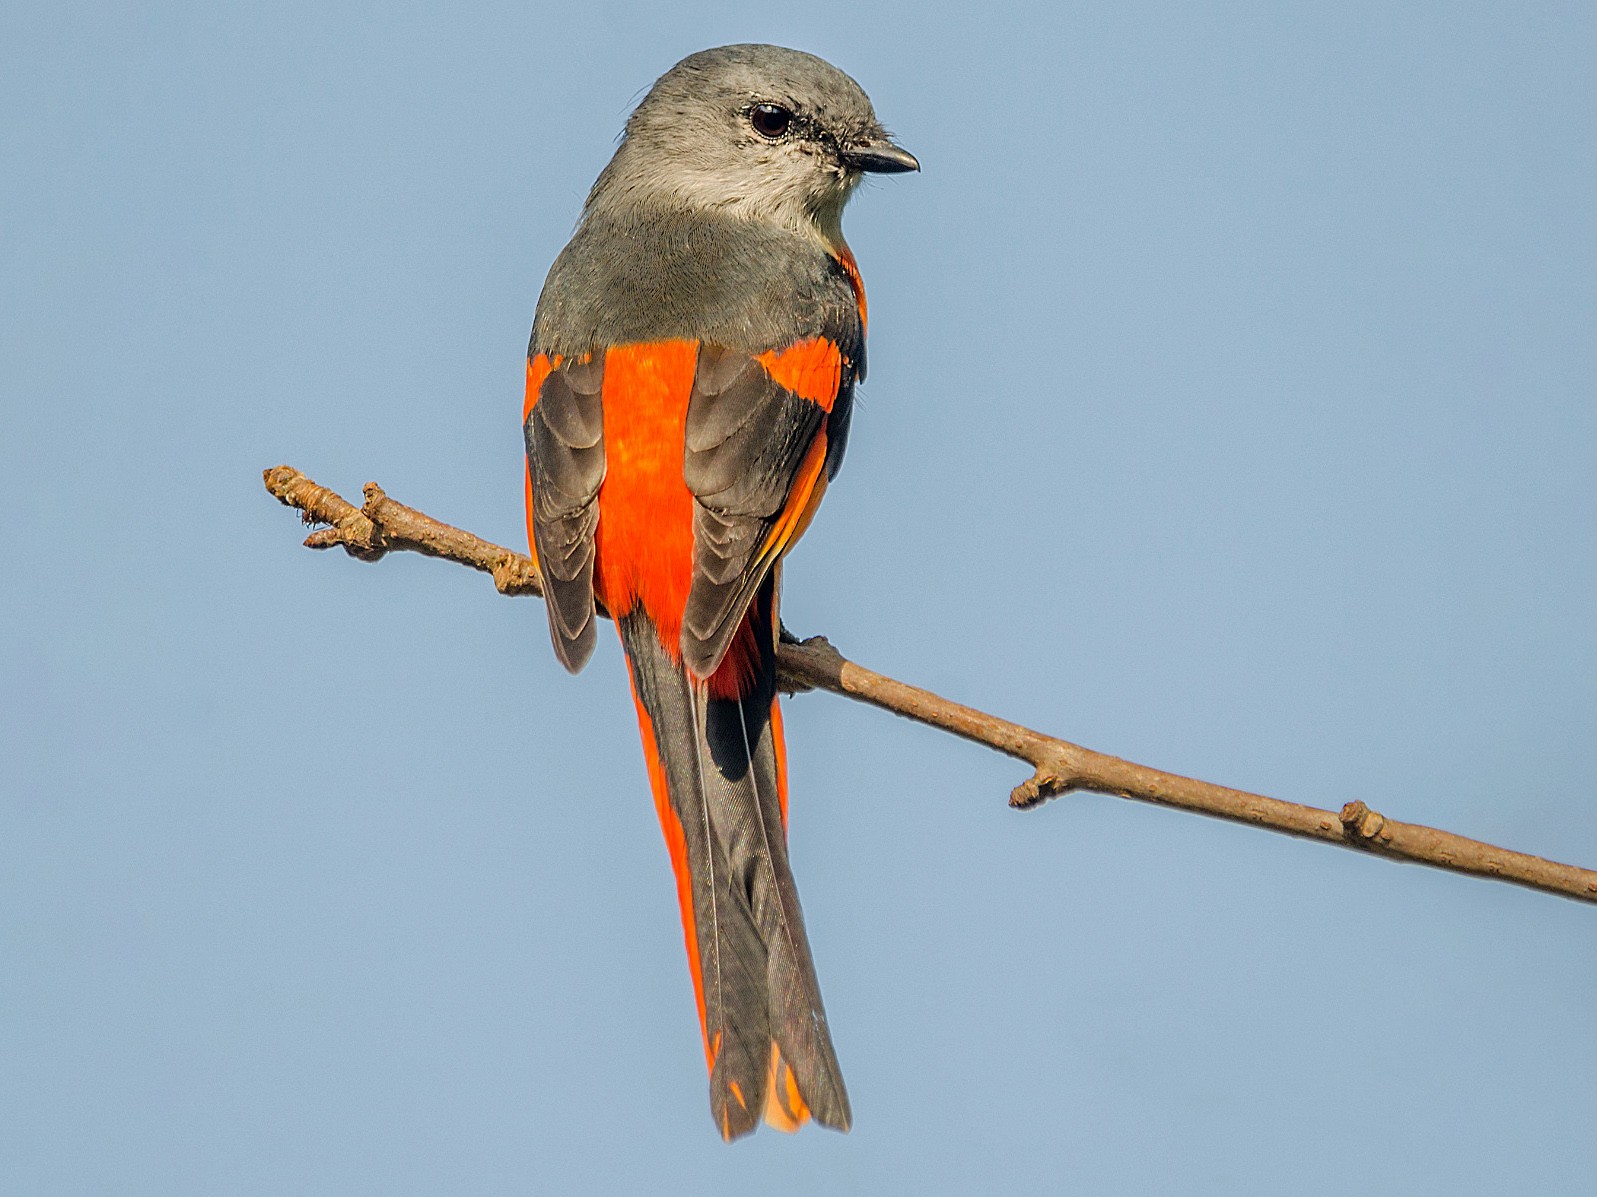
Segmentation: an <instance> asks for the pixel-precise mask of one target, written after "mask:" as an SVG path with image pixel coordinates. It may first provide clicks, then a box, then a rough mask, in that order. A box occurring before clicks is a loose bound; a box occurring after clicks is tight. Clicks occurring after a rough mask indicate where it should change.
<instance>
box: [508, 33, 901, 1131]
mask: <svg viewBox="0 0 1597 1197" xmlns="http://www.w3.org/2000/svg"><path fill="white" fill-rule="evenodd" d="M919 168H920V164H919V163H918V162H917V161H916V160H915V158H914V156H913V155H911V154H910V153H908V152H907V151H906V150H903V149H901V148H900V147H899V146H897V145H895V144H894V143H893V141H892V140H891V139H890V138H889V137H888V135H887V134H886V132H885V131H884V130H883V129H882V126H881V125H880V124H879V123H878V122H877V119H876V114H875V112H874V111H873V110H872V108H871V103H870V100H869V99H868V98H867V97H866V95H865V93H864V92H863V91H862V90H860V87H859V85H858V84H857V83H855V82H854V80H852V79H850V78H849V77H848V76H847V75H845V74H844V73H843V72H842V71H839V70H838V69H837V68H835V67H833V66H831V65H830V64H828V63H826V62H823V61H822V60H821V59H819V58H816V57H814V56H813V55H810V54H804V53H800V52H799V51H797V50H786V49H782V48H781V47H778V46H763V45H741V46H722V47H720V48H719V49H714V50H705V51H702V52H701V53H698V54H694V55H691V56H690V57H688V58H685V59H683V60H682V61H681V62H679V63H677V65H676V66H674V67H672V68H671V69H670V70H669V71H667V72H666V73H665V74H664V75H662V76H661V77H660V79H659V80H658V81H657V82H656V83H655V85H654V87H653V88H652V89H651V90H650V91H649V94H648V95H647V96H645V97H644V99H643V101H642V102H641V103H640V104H639V105H638V106H637V108H636V109H635V110H634V111H633V113H632V115H631V117H629V118H628V120H627V124H626V131H625V133H624V134H623V136H622V139H621V142H620V144H619V145H618V147H617V149H616V152H615V156H614V157H613V158H611V160H610V163H609V165H607V166H606V167H605V168H604V170H603V172H602V173H601V174H600V175H599V178H598V181H597V182H595V183H594V185H593V190H592V191H591V192H589V194H588V199H587V203H586V204H585V205H584V207H583V210H582V219H581V222H580V224H579V226H578V228H577V231H576V233H575V234H574V235H573V237H572V238H571V241H570V243H569V244H568V245H567V246H566V247H565V249H564V250H563V251H562V252H561V254H560V256H559V257H558V258H557V259H556V260H555V263H554V266H553V267H552V268H551V269H550V271H549V276H548V279H547V281H546V282H545V283H544V288H543V294H542V295H541V296H540V297H539V300H538V309H537V315H536V317H535V319H534V322H533V327H532V340H531V343H530V345H529V346H528V350H527V392H526V404H525V407H524V409H523V412H522V415H523V420H524V431H525V434H526V444H527V526H528V539H529V541H530V543H531V545H532V551H533V556H534V558H535V559H536V560H537V562H538V567H539V569H540V571H541V572H542V575H543V580H544V589H545V599H546V601H547V607H548V612H549V630H550V633H551V635H552V637H553V639H554V647H555V653H556V655H557V656H558V657H559V658H560V660H561V661H562V662H563V663H564V664H565V666H566V668H567V669H569V670H571V671H573V672H575V671H576V670H579V669H581V668H582V666H583V665H584V664H585V663H586V662H587V660H588V658H589V656H590V655H591V654H592V652H593V647H594V641H595V638H596V627H595V601H596V600H597V602H598V603H600V604H602V605H603V607H604V610H606V611H607V612H609V614H610V615H612V616H613V617H614V618H615V621H616V626H617V628H618V629H619V631H620V633H621V644H622V647H623V648H624V649H625V652H626V658H627V664H628V667H629V670H630V673H631V680H632V693H633V698H634V701H635V703H636V706H637V712H638V722H639V724H640V725H641V729H642V733H643V750H644V756H645V758H646V760H647V764H648V771H649V781H650V784H651V785H652V787H653V790H654V800H655V806H656V809H657V810H658V813H659V816H660V822H661V825H662V826H663V828H664V831H665V839H666V844H667V846H668V847H669V849H670V854H671V863H672V866H673V868H674V869H675V872H676V879H677V897H678V900H679V902H680V903H681V907H682V925H683V930H684V933H685V937H686V939H687V949H688V963H689V966H690V969H691V971H692V974H693V986H694V991H695V994H696V996H697V998H698V1004H699V1019H700V1024H701V1029H702V1030H703V1033H704V1046H705V1054H706V1057H707V1059H708V1063H709V1069H710V1108H711V1112H712V1114H713V1115H714V1118H715V1122H716V1126H717V1127H718V1128H719V1130H720V1132H721V1134H722V1136H723V1137H724V1138H726V1139H728V1140H730V1139H733V1138H736V1137H737V1136H738V1135H742V1134H746V1133H747V1132H749V1131H751V1130H753V1129H754V1128H755V1126H756V1125H757V1124H758V1122H759V1120H760V1119H761V1118H763V1119H764V1120H765V1121H766V1122H768V1123H770V1124H771V1125H773V1126H776V1127H779V1128H781V1129H783V1130H796V1129H797V1128H798V1127H799V1126H800V1125H802V1124H803V1123H804V1122H805V1121H806V1120H808V1119H809V1118H812V1117H813V1118H814V1119H815V1120H816V1121H817V1122H819V1123H821V1124H822V1125H825V1126H830V1127H835V1128H837V1129H838V1130H847V1129H848V1127H849V1122H850V1114H849V1105H848V1096H847V1094H846V1093H845V1092H844V1089H843V1077H842V1073H841V1072H840V1070H839V1068H838V1064H837V1056H836V1054H835V1053H834V1051H833V1049H832V1041H831V1035H830V1033H829V1031H828V1030H827V1025H826V1013H825V1011H824V1009H823V1008H822V1005H821V991H820V986H819V983H818V982H817V980H816V977H815V968H814V965H813V963H812V962H811V959H810V949H809V944H808V941H807V940H806V938H805V935H804V919H803V915H802V914H801V913H800V911H799V902H798V893H797V891H796V890H795V888H794V885H793V875H792V873H791V871H790V870H789V867H788V857H787V770H786V760H785V750H784V747H783V741H782V716H781V711H780V709H779V708H778V705H777V692H776V655H775V654H776V644H777V636H778V633H779V628H780V626H781V625H780V621H779V618H778V615H777V592H778V581H779V575H780V570H781V560H782V556H783V554H785V553H786V552H787V551H788V549H790V548H792V546H793V545H794V543H795V542H796V541H797V540H798V538H799V537H800V536H801V535H802V534H803V532H804V530H805V528H806V527H807V526H808V524H809V522H810V518H811V517H812V516H813V515H814V513H815V509H816V506H817V504H818V503H819V502H820V500H821V496H822V495H823V494H824V493H825V491H826V486H827V482H828V481H829V480H830V479H831V478H832V477H833V476H835V475H836V473H837V470H838V466H839V465H840V464H841V462H842V459H843V446H844V444H845V442H846V441H847V439H848V427H849V417H850V413H851V411H852V408H853V401H854V385H855V383H856V382H858V381H859V380H860V379H862V378H863V377H864V376H865V291H864V288H863V287H862V285H861V283H860V276H859V270H858V268H857V267H856V266H855V263H854V256H853V254H851V253H850V252H849V248H848V244H847V243H846V242H845V241H844V240H843V229H842V215H843V205H844V204H845V203H847V201H848V198H849V196H850V195H851V194H853V191H854V188H855V187H856V186H857V185H858V183H859V181H860V178H861V177H862V175H864V174H865V173H867V172H880V173H895V172H900V171H911V170H918V169H919Z"/></svg>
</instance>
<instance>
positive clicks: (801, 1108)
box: [618, 592, 850, 1139]
mask: <svg viewBox="0 0 1597 1197" xmlns="http://www.w3.org/2000/svg"><path fill="white" fill-rule="evenodd" d="M770 600H771V596H770V595H769V593H768V592H765V593H762V594H761V595H760V596H759V597H758V598H757V599H756V602H755V604H754V615H755V616H756V617H758V616H759V615H760V614H762V613H763V614H765V615H769V613H770V610H771V601H770ZM618 627H619V628H620V632H621V642H622V645H623V646H624V647H625V649H626V654H627V661H628V664H629V666H630V669H631V674H632V689H633V696H634V698H635V700H636V702H637V707H638V718H639V723H640V725H641V728H642V732H643V742H644V754H645V756H646V757H647V758H648V761H649V774H650V781H651V783H652V785H653V788H654V795H655V804H656V806H657V808H658V810H659V813H660V820H661V824H662V826H663V828H664V830H665V834H666V841H667V844H668V845H669V846H670V848H671V856H672V866H673V868H674V869H675V870H676V875H677V892H678V898H679V900H680V902H681V906H682V923H683V932H684V936H685V938H686V940H687V947H688V959H689V964H690V966H691V968H692V971H693V976H694V987H695V990H696V993H697V996H698V1000H699V1017H700V1023H701V1027H702V1030H703V1032H704V1043H705V1053H706V1056H707V1058H708V1062H709V1068H710V1105H711V1112H712V1114H713V1115H714V1117H715V1121H716V1125H717V1126H718V1127H719V1128H720V1130H721V1133H722V1135H723V1137H725V1138H727V1139H733V1138H736V1137H737V1136H738V1135H742V1134H746V1133H748V1132H749V1131H751V1130H753V1129H754V1128H755V1126H756V1125H757V1124H758V1122H759V1121H760V1119H761V1118H764V1120H765V1121H766V1122H768V1123H770V1124H771V1125H773V1126H776V1127H779V1128H780V1129H783V1130H796V1129H797V1128H798V1127H799V1126H800V1125H802V1124H803V1123H804V1122H805V1121H806V1120H807V1119H809V1118H810V1117H814V1118H815V1120H816V1121H817V1122H819V1123H821V1124H822V1125H824V1126H830V1127H835V1128H836V1129H839V1130H847V1129H848V1127H849V1123H850V1113H849V1106H848V1096H847V1093H846V1092H845V1090H844V1088H843V1078H842V1073H841V1070H840V1069H839V1068H838V1064H837V1056H836V1054H835V1052H834V1051H833V1048H832V1041H831V1035H830V1033H829V1031H828V1030H827V1025H826V1013H825V1010H824V1007H823V1006H822V1004H821V993H820V986H819V983H818V982H817V980H816V977H815V966H814V963H813V961H812V960H811V957H810V950H809V942H808V940H807V939H806V938H805V935H804V918H803V914H802V912H801V911H800V909H799V902H798V891H797V889H796V888H795V887H794V884H793V875H792V871H791V870H790V868H789V867H788V860H787V836H786V827H785V823H786V819H785V814H784V810H783V806H784V802H783V794H784V787H785V780H784V779H783V778H782V766H783V761H782V755H783V754H782V745H781V723H780V718H779V716H778V715H777V714H776V710H775V704H776V662H775V649H774V644H773V643H772V639H771V637H770V636H769V635H768V634H767V635H764V636H760V637H759V640H760V641H761V642H762V644H763V645H764V646H765V647H764V648H763V649H762V659H761V660H760V662H759V668H758V670H757V671H756V676H755V678H754V681H753V684H752V686H750V687H749V688H748V691H747V693H745V694H744V696H743V697H742V698H740V699H729V698H716V697H713V696H712V695H711V694H710V690H709V687H708V685H707V684H706V683H704V682H702V681H697V680H695V679H693V678H692V677H690V676H689V675H688V674H687V672H686V671H685V670H684V668H683V666H682V665H681V664H680V663H679V662H678V661H675V660H673V659H672V656H671V654H670V653H668V652H667V651H666V649H665V647H664V646H663V645H662V644H661V643H660V639H659V634H658V632H657V631H656V629H655V627H654V624H653V623H652V621H651V620H649V618H648V617H647V616H646V615H644V614H642V613H641V612H634V613H633V614H631V615H628V616H624V617H623V618H622V619H620V620H619V621H618Z"/></svg>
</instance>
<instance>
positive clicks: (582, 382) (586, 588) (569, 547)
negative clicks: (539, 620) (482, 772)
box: [523, 361, 605, 673]
mask: <svg viewBox="0 0 1597 1197" xmlns="http://www.w3.org/2000/svg"><path fill="white" fill-rule="evenodd" d="M603 381H604V368H603V366H602V365H601V364H600V363H599V362H596V361H588V362H572V363H570V364H566V363H562V364H561V366H560V367H559V368H558V369H555V370H552V371H550V373H549V376H548V378H546V379H545V380H544V383H543V388H542V389H541V390H540V391H539V394H538V402H537V403H536V404H534V405H533V409H532V413H531V414H530V415H529V416H528V417H527V423H526V427H525V428H524V429H523V432H524V434H525V436H526V442H527V465H528V468H529V470H530V471H531V477H532V531H533V544H534V547H535V548H536V549H537V550H538V569H539V572H540V573H542V575H543V584H544V605H545V607H546V608H547V609H548V612H549V632H550V636H551V638H552V639H553V641H554V647H555V655H556V656H558V657H559V658H560V662H561V664H563V665H564V666H565V667H566V668H567V669H569V670H570V671H571V672H572V673H575V672H577V670H579V669H581V668H582V667H583V666H584V665H586V664H587V663H588V658H589V657H590V656H592V655H593V647H594V643H595V642H596V640H597V639H598V631H597V628H596V626H595V620H594V605H593V560H594V533H595V530H596V529H597V528H598V525H599V503H598V497H599V484H600V483H602V482H603V481H604V468H605V467H604V410H603V407H602V404H601V397H600V389H601V386H602V384H603Z"/></svg>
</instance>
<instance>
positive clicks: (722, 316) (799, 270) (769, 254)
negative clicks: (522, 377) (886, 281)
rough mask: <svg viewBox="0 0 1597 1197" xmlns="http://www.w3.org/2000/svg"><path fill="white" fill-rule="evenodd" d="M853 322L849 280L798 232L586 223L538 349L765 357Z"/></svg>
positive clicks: (718, 221) (555, 287) (569, 252)
mask: <svg viewBox="0 0 1597 1197" xmlns="http://www.w3.org/2000/svg"><path fill="white" fill-rule="evenodd" d="M858 322H859V317H858V313H857V311H856V308H855V300H854V294H853V291H852V289H851V288H850V286H849V283H848V279H847V277H846V275H844V273H843V271H842V268H841V267H840V266H839V265H838V264H837V262H836V261H835V260H834V259H833V258H831V257H830V255H828V254H827V253H826V252H825V250H823V249H822V248H821V247H820V246H819V245H817V244H816V243H815V242H814V241H813V240H811V239H809V238H806V237H803V236H801V235H800V234H798V233H796V232H793V231H791V230H788V229H785V228H781V227H779V226H775V225H763V224H759V223H756V222H752V221H748V220H742V219H736V218H723V217H716V216H712V215H705V214H689V213H629V214H627V215H624V216H613V215H604V216H600V215H599V214H591V215H590V216H589V218H588V219H587V220H586V221H584V223H583V225H582V227H581V228H580V229H578V231H577V234H576V236H574V237H573V238H572V239H571V242H570V244H568V245H567V246H566V248H565V249H564V250H563V251H562V252H561V254H560V256H559V257H558V258H557V259H556V260H555V264H554V266H553V267H552V268H551V269H550V271H549V277H548V279H547V280H546V281H545V283H544V288H543V294H542V296H540V297H539V300H538V313H537V316H536V318H535V319H534V321H533V327H532V345H531V349H532V351H533V352H535V353H561V354H567V355H570V354H581V353H587V352H590V351H593V350H595V349H599V348H602V347H608V346H611V345H623V344H629V343H636V342H644V341H660V340H669V339H675V338H682V339H686V340H699V341H705V342H709V343H712V344H717V345H723V346H726V347H727V348H730V349H742V350H746V351H748V352H751V353H760V352H763V351H765V350H767V349H772V348H777V347H781V346H784V345H788V344H791V343H792V342H794V341H797V340H802V339H805V338H807V337H814V336H820V335H823V334H825V333H833V335H835V332H834V330H839V329H843V328H851V327H852V328H857V327H858Z"/></svg>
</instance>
